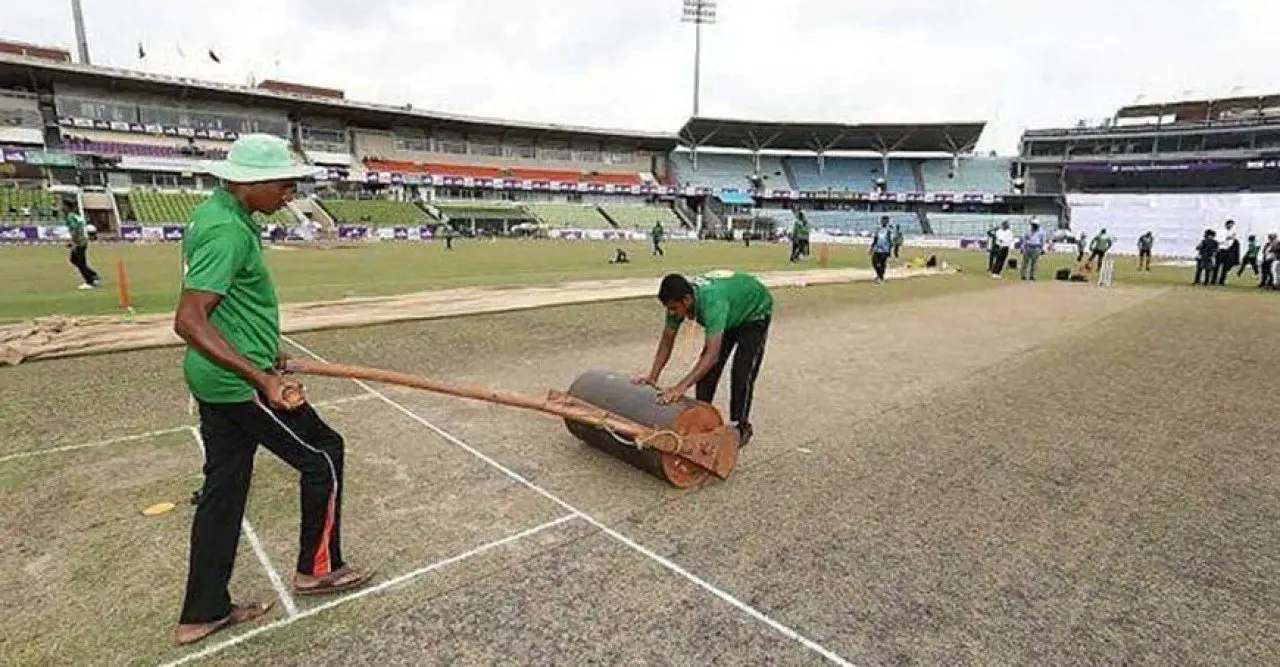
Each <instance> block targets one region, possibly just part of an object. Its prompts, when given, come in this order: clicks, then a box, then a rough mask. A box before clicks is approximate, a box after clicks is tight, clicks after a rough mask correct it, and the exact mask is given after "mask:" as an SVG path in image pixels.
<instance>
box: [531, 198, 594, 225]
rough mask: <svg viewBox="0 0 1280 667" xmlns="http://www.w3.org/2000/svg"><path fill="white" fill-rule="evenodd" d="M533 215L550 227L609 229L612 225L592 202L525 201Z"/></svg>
mask: <svg viewBox="0 0 1280 667" xmlns="http://www.w3.org/2000/svg"><path fill="white" fill-rule="evenodd" d="M524 207H525V209H527V210H528V211H529V212H530V213H532V214H533V216H534V217H535V218H537V219H539V220H541V221H542V222H544V223H546V224H547V225H548V226H551V227H567V228H573V229H611V228H612V227H613V225H611V224H609V221H608V220H606V219H604V216H601V215H600V211H599V210H597V209H596V207H595V206H594V205H592V204H553V203H545V204H544V203H536V204H533V203H526V204H525V205H524Z"/></svg>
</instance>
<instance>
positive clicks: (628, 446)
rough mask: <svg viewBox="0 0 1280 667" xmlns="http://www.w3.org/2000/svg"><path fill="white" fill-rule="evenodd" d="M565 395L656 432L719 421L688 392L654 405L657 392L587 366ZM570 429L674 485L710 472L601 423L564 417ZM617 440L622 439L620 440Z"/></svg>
mask: <svg viewBox="0 0 1280 667" xmlns="http://www.w3.org/2000/svg"><path fill="white" fill-rule="evenodd" d="M568 394H569V395H570V396H573V397H575V398H578V399H580V400H583V401H586V402H587V403H590V404H592V405H594V406H596V407H599V408H601V409H603V410H607V411H609V412H612V413H614V414H616V415H618V416H621V417H626V418H627V419H630V420H632V421H634V422H637V423H639V424H642V425H644V426H647V427H649V428H652V429H655V430H659V431H674V432H676V433H679V434H680V435H693V434H697V433H707V432H710V431H714V430H716V429H717V428H720V427H721V426H723V425H724V420H723V419H722V418H721V416H720V412H719V411H718V410H716V409H715V408H714V407H713V406H711V405H708V404H706V403H700V402H698V401H695V400H692V399H690V398H688V397H682V398H680V399H679V400H677V401H675V402H673V403H671V404H668V405H658V403H657V401H656V399H657V396H658V391H657V390H656V389H654V388H653V387H650V386H646V385H636V384H632V382H631V376H629V375H626V374H622V373H616V372H613V371H606V370H595V369H593V370H590V371H587V372H586V373H583V374H582V375H580V376H578V378H577V379H576V380H574V382H573V385H571V386H570V387H569V391H568ZM565 424H566V425H567V426H568V429H569V432H570V433H572V434H573V435H574V436H576V437H577V438H578V439H579V440H582V441H583V442H584V443H586V444H587V445H588V446H590V447H592V448H593V449H598V450H600V451H602V452H605V453H607V454H609V455H611V456H613V457H615V458H618V459H621V460H622V461H625V462H626V463H628V464H630V465H632V466H634V467H636V468H640V469H641V470H644V471H645V472H648V473H649V474H651V475H654V476H656V477H658V478H660V479H663V480H666V481H667V482H669V483H671V484H672V485H674V486H676V487H679V488H690V487H693V486H696V485H697V484H699V483H701V482H702V481H703V480H704V479H706V478H707V477H708V476H709V473H708V472H707V471H705V470H703V469H701V468H699V467H697V466H695V465H693V464H690V463H689V462H687V461H685V460H684V459H681V458H680V457H678V456H673V455H671V454H665V453H663V452H659V451H657V450H654V449H647V448H646V449H639V448H637V447H636V446H635V445H634V443H632V442H631V441H630V440H627V439H625V438H622V437H621V436H617V435H615V434H612V433H609V432H608V431H606V430H604V429H603V428H599V427H594V426H588V425H586V424H582V423H579V422H576V421H570V420H566V421H565ZM620 439H621V440H622V441H621V442H620V441H619V440H620Z"/></svg>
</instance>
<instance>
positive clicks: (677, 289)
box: [631, 271, 773, 447]
mask: <svg viewBox="0 0 1280 667" xmlns="http://www.w3.org/2000/svg"><path fill="white" fill-rule="evenodd" d="M658 301H659V302H661V303H662V305H663V307H664V308H666V311H667V315H666V320H665V325H664V327H663V331H662V338H661V340H660V341H659V342H658V350H657V352H656V353H655V354H654V357H653V366H652V367H651V368H650V369H649V373H648V374H647V375H637V376H635V377H633V378H632V380H631V381H632V382H634V383H635V384H647V385H650V386H652V387H658V381H659V379H660V378H661V377H662V370H663V369H664V368H666V366H667V361H669V360H670V359H671V350H672V349H673V348H674V347H675V342H676V334H678V333H679V332H680V325H681V324H682V323H683V322H684V321H685V320H694V321H695V322H697V323H698V324H700V325H702V330H703V333H704V334H705V335H706V342H705V343H703V347H702V354H701V355H700V356H699V357H698V362H697V364H695V365H694V367H693V369H692V370H690V371H689V372H688V374H686V375H685V376H684V377H683V378H681V379H680V381H679V382H677V383H676V384H674V385H672V386H670V387H668V388H666V389H661V390H660V391H659V393H658V402H659V403H661V404H664V405H665V404H669V403H672V402H674V401H676V400H678V399H679V398H680V397H681V396H684V395H685V393H686V392H687V391H689V388H690V387H694V386H696V387H697V393H696V396H697V400H699V401H703V402H706V403H710V402H712V401H713V400H714V399H715V395H716V387H717V385H719V384H720V376H721V374H722V373H723V372H724V367H725V364H726V363H727V362H728V361H729V355H730V354H733V371H732V373H731V375H730V376H729V377H730V387H729V421H730V422H731V423H733V424H734V426H735V427H736V428H737V429H738V435H739V443H740V444H739V447H746V446H747V443H748V442H750V441H751V435H752V430H753V429H752V426H751V399H752V397H753V396H754V395H755V385H756V378H757V377H758V376H759V375H760V364H761V362H763V361H764V347H765V342H766V341H767V340H768V338H769V323H770V321H771V320H772V319H773V295H771V294H770V293H769V289H768V288H767V287H765V286H764V283H762V282H760V280H759V279H758V278H756V277H755V276H753V275H751V274H748V273H743V272H741V271H711V272H709V273H707V274H706V275H704V276H701V277H698V278H694V279H693V280H688V279H686V278H685V277H684V276H682V275H680V274H678V273H672V274H669V275H667V276H666V277H664V278H663V279H662V284H661V285H660V286H659V287H658ZM735 349H736V350H737V351H736V352H735V351H734V350H735Z"/></svg>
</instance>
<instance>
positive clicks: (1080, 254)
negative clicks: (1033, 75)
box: [1076, 232, 1087, 264]
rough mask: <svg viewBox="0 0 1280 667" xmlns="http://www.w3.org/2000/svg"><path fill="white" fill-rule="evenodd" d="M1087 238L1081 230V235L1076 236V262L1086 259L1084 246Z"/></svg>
mask: <svg viewBox="0 0 1280 667" xmlns="http://www.w3.org/2000/svg"><path fill="white" fill-rule="evenodd" d="M1086 238H1087V237H1086V236H1085V234H1084V232H1080V236H1077V237H1076V264H1079V263H1080V262H1083V261H1084V246H1085V239H1086Z"/></svg>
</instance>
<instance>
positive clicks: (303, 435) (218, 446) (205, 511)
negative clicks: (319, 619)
mask: <svg viewBox="0 0 1280 667" xmlns="http://www.w3.org/2000/svg"><path fill="white" fill-rule="evenodd" d="M200 436H201V439H202V440H203V441H204V458H205V463H204V488H203V489H202V490H201V492H200V502H199V504H198V505H197V506H196V512H195V520H194V521H193V522H192V525H191V547H190V548H191V551H190V560H189V563H188V571H187V591H186V597H185V598H184V600H183V603H182V617H181V619H180V621H179V622H181V623H207V622H211V621H215V620H218V619H221V618H223V617H225V616H226V615H227V614H229V613H231V596H230V593H229V591H228V590H227V584H228V582H229V581H230V580H231V570H232V568H233V567H234V565H235V559H236V547H237V546H238V545H239V542H240V527H241V521H242V519H243V518H244V508H245V500H246V498H247V497H248V494H249V482H250V480H251V479H252V477H253V458H254V454H255V453H256V452H257V449H258V445H259V444H261V445H263V446H264V447H266V448H267V449H269V450H271V452H272V453H274V454H275V455H276V456H278V457H280V459H281V460H283V461H284V462H285V463H287V464H289V466H290V467H292V468H293V469H294V470H297V471H298V472H299V473H300V479H299V486H300V496H301V506H302V518H301V526H300V531H299V532H300V534H299V543H298V565H297V571H298V572H300V573H302V574H308V575H312V576H317V577H318V576H323V575H326V574H329V573H330V572H333V571H334V570H337V569H339V568H341V567H342V566H343V561H342V539H341V535H342V465H343V441H342V436H340V435H338V433H337V432H336V431H334V430H333V429H332V428H330V427H329V425H328V424H326V423H324V420H322V419H321V418H320V415H318V414H316V411H315V410H314V409H312V407H311V406H310V405H304V406H302V407H301V408H298V409H297V410H289V411H286V410H273V409H271V408H269V407H267V406H266V404H265V401H262V400H254V401H247V402H244V403H222V404H213V403H205V402H203V401H201V402H200Z"/></svg>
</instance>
